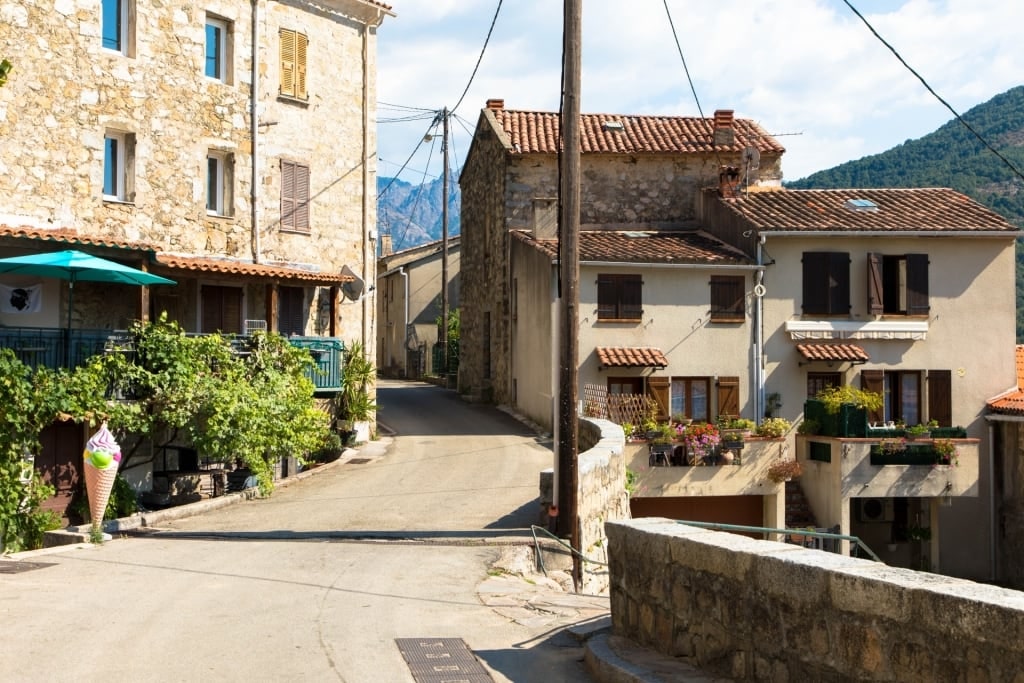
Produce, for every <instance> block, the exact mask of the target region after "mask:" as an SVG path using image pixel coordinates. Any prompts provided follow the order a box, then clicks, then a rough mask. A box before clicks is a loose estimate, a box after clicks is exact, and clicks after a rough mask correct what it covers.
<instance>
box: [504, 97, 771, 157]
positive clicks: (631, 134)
mask: <svg viewBox="0 0 1024 683" xmlns="http://www.w3.org/2000/svg"><path fill="white" fill-rule="evenodd" d="M484 111H485V112H486V113H488V114H493V116H494V118H495V120H496V122H497V124H498V126H499V127H500V128H501V129H502V130H503V131H504V132H505V134H506V136H507V137H508V144H509V147H510V149H511V151H512V152H513V153H518V154H555V153H557V152H558V149H559V147H558V137H559V128H560V126H559V119H558V114H557V113H555V112H542V111H516V110H511V109H503V108H502V109H490V108H488V109H485V110H484ZM609 122H611V123H612V124H613V126H606V125H605V124H606V123H609ZM580 126H581V127H580V138H581V139H580V153H581V154H598V153H601V154H699V153H704V154H711V153H715V152H742V151H743V150H744V149H745V148H747V147H755V148H757V150H758V151H760V152H769V153H776V154H782V153H783V152H785V151H786V150H785V148H784V147H782V145H780V144H779V143H778V142H776V140H775V138H773V137H772V136H771V135H769V134H768V133H767V132H766V131H765V130H764V129H763V128H761V127H760V126H759V125H757V123H755V122H754V121H752V120H750V119H734V120H733V131H734V140H733V142H732V143H731V144H718V145H716V144H715V141H714V126H715V120H714V119H713V118H700V117H695V116H636V115H621V114H582V115H580Z"/></svg>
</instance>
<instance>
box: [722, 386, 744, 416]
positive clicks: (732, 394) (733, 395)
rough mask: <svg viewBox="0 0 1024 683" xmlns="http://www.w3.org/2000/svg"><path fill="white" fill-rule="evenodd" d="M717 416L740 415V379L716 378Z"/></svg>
mask: <svg viewBox="0 0 1024 683" xmlns="http://www.w3.org/2000/svg"><path fill="white" fill-rule="evenodd" d="M718 414H719V415H732V416H733V417H739V414H740V378H739V377H719V378H718Z"/></svg>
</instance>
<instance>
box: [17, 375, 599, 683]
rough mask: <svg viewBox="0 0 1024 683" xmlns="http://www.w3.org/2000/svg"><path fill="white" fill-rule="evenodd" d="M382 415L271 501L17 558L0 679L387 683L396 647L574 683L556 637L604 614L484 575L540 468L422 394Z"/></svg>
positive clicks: (573, 666) (401, 667) (500, 433)
mask: <svg viewBox="0 0 1024 683" xmlns="http://www.w3.org/2000/svg"><path fill="white" fill-rule="evenodd" d="M379 402H380V405H381V410H380V416H379V419H380V421H381V423H382V424H384V425H386V426H387V427H389V428H391V429H393V430H394V431H395V435H394V436H393V437H390V438H384V439H382V440H380V441H378V442H374V443H371V444H369V445H368V446H367V447H365V448H361V449H360V452H359V453H357V454H355V457H354V459H353V460H350V461H348V462H338V463H335V464H333V465H330V466H328V467H327V468H325V469H324V470H323V471H322V472H321V473H318V474H316V475H315V476H310V477H308V478H305V479H303V480H301V481H296V482H293V483H292V484H290V485H288V486H284V487H281V488H279V489H278V491H276V492H275V493H274V495H273V496H271V497H270V498H268V499H265V500H253V501H247V502H242V503H238V504H234V505H229V506H225V507H223V508H221V509H218V510H213V511H208V512H204V513H203V514H201V515H197V516H193V517H189V518H184V519H178V520H167V521H164V522H161V523H160V530H159V531H158V532H155V533H151V534H147V535H145V536H136V537H131V538H122V539H116V540H114V541H111V542H109V543H107V544H105V545H103V546H85V547H80V548H75V549H69V550H62V551H60V552H56V553H45V554H30V555H28V556H23V557H19V558H17V559H19V560H22V561H31V562H38V563H45V564H47V565H48V566H43V567H41V568H38V569H33V570H31V571H24V572H19V573H13V574H7V573H5V574H0V577H2V578H0V620H2V622H3V623H4V624H5V629H4V631H5V633H4V636H5V637H4V652H5V654H4V657H3V659H2V662H0V666H3V672H2V674H0V678H2V679H3V680H5V681H7V680H10V681H61V680H72V679H73V680H77V681H100V680H103V681H112V680H116V681H120V680H133V681H140V680H142V681H144V680H152V681H193V680H205V681H209V680H230V681H234V680H247V681H252V680H310V681H320V680H323V681H347V682H350V683H361V682H364V681H366V682H371V681H372V682H381V681H385V682H391V681H396V682H402V681H413V680H414V678H413V676H412V674H411V673H410V669H409V667H408V666H407V664H406V662H405V660H404V659H403V658H402V655H401V654H400V652H399V650H398V648H397V646H396V644H395V640H396V639H400V638H413V639H440V638H448V639H461V640H463V641H465V643H466V644H467V646H468V647H469V649H470V650H472V651H473V652H474V653H475V654H476V655H477V656H478V657H479V658H480V660H481V661H482V662H483V663H484V664H485V666H486V667H487V669H488V672H489V673H490V674H491V676H492V677H493V678H494V680H495V681H568V682H576V681H579V682H582V681H587V680H589V679H588V678H587V676H586V675H585V674H584V673H583V669H582V665H581V663H580V662H579V661H578V660H579V658H580V657H581V652H582V651H581V648H580V646H579V644H578V643H577V642H576V641H575V640H573V639H572V638H571V637H570V636H569V635H567V634H566V633H565V632H564V631H563V627H564V626H565V625H567V624H570V623H573V622H574V621H580V620H583V619H589V618H592V617H593V616H594V615H595V614H598V613H599V612H600V611H601V610H603V609H606V608H607V600H605V599H599V598H587V597H586V596H578V598H577V596H572V595H571V594H567V595H566V596H565V598H566V599H565V601H564V602H565V604H564V605H561V604H559V602H560V601H559V599H558V596H557V594H556V593H554V592H550V591H549V592H546V593H544V594H541V591H542V589H543V586H544V583H543V581H541V582H540V583H537V582H535V581H533V582H528V581H525V580H523V579H520V578H510V577H508V576H501V575H499V574H501V572H500V571H498V570H494V569H492V566H493V565H494V563H495V562H497V561H499V558H500V557H505V558H506V559H505V562H504V564H502V566H508V565H509V564H510V563H511V564H514V562H515V560H514V559H508V558H509V557H510V556H514V555H516V548H517V545H520V546H521V545H522V544H521V542H522V541H523V540H524V539H528V538H529V533H528V532H524V531H523V529H524V528H527V527H528V526H529V524H530V523H532V522H533V521H534V520H535V519H536V517H535V515H536V502H535V499H536V496H537V478H538V472H539V471H540V470H541V469H543V468H545V467H550V465H551V462H550V460H551V455H550V451H549V450H547V449H545V448H544V447H543V446H542V445H541V443H540V442H538V439H537V437H536V435H534V434H533V433H532V432H530V431H529V430H527V429H526V428H524V427H523V425H521V424H520V423H518V422H517V421H515V420H514V419H512V418H510V417H509V416H507V415H505V414H503V413H501V412H500V411H496V410H494V409H491V408H486V407H482V406H473V405H467V404H465V403H463V402H462V401H461V400H460V399H459V398H458V397H457V396H456V395H455V394H454V393H453V392H449V391H445V390H442V389H438V388H436V387H431V386H428V385H423V384H418V383H403V382H384V383H382V385H381V387H380V392H379ZM360 460H365V462H361V463H359V461H360ZM489 572H490V573H491V574H492V575H491V576H489ZM552 596H554V599H553V598H552ZM574 600H576V601H575V602H574ZM581 605H582V606H583V608H582V609H581V608H580V606H581Z"/></svg>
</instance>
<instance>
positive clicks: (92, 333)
mask: <svg viewBox="0 0 1024 683" xmlns="http://www.w3.org/2000/svg"><path fill="white" fill-rule="evenodd" d="M245 339H246V338H245V337H244V336H243V337H235V338H234V344H233V345H234V346H235V347H236V349H237V350H238V353H239V354H240V355H244V354H245V353H246V352H245V351H244V347H245ZM288 342H289V343H290V344H292V345H293V346H297V347H299V348H303V349H308V350H309V353H310V355H311V356H312V357H313V360H314V361H315V363H316V367H315V368H313V369H310V370H309V371H308V372H307V376H308V377H309V379H310V380H312V382H313V386H314V387H315V390H316V392H317V393H318V394H320V393H323V394H328V393H337V392H339V391H341V386H342V379H341V378H342V370H343V366H344V356H345V344H344V343H343V342H342V341H341V340H340V339H337V338H335V337H289V338H288ZM125 343H126V339H125V333H124V332H123V331H115V330H90V329H72V330H71V331H70V333H68V331H67V330H63V329H54V328H51V327H0V348H7V349H11V350H13V351H14V353H15V355H17V357H18V358H19V359H20V360H21V362H22V363H24V364H25V365H27V366H29V367H31V368H39V367H46V368H51V369H57V368H61V367H65V365H68V366H70V367H72V368H75V367H78V366H80V365H84V364H85V362H86V361H87V360H88V359H89V358H92V357H93V356H98V355H101V354H104V353H114V352H125V351H128V352H130V348H126V346H125ZM66 344H69V346H66ZM66 350H67V351H69V352H70V353H65V351H66ZM65 358H67V359H68V362H67V363H66V364H65Z"/></svg>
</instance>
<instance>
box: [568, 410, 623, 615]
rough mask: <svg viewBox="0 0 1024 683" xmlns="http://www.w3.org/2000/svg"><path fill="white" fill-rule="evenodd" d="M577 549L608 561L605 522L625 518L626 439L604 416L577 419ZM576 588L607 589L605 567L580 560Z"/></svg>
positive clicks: (595, 592) (590, 591) (589, 591)
mask: <svg viewBox="0 0 1024 683" xmlns="http://www.w3.org/2000/svg"><path fill="white" fill-rule="evenodd" d="M579 430H580V432H579V434H580V437H579V449H580V456H579V465H578V467H577V472H578V475H579V503H578V511H579V517H580V549H581V550H582V552H583V556H584V558H587V559H591V560H597V561H599V562H602V563H607V562H608V541H607V539H606V537H605V522H606V521H609V520H622V519H628V518H629V496H628V495H627V493H626V462H625V455H624V451H625V446H626V440H625V437H624V435H623V433H622V428H621V427H619V425H617V424H615V423H614V422H609V421H608V420H597V419H593V418H580V420H579ZM580 592H582V593H587V594H592V595H600V594H603V593H607V592H608V567H606V566H602V565H598V564H594V563H592V562H584V563H583V585H582V586H580Z"/></svg>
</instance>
